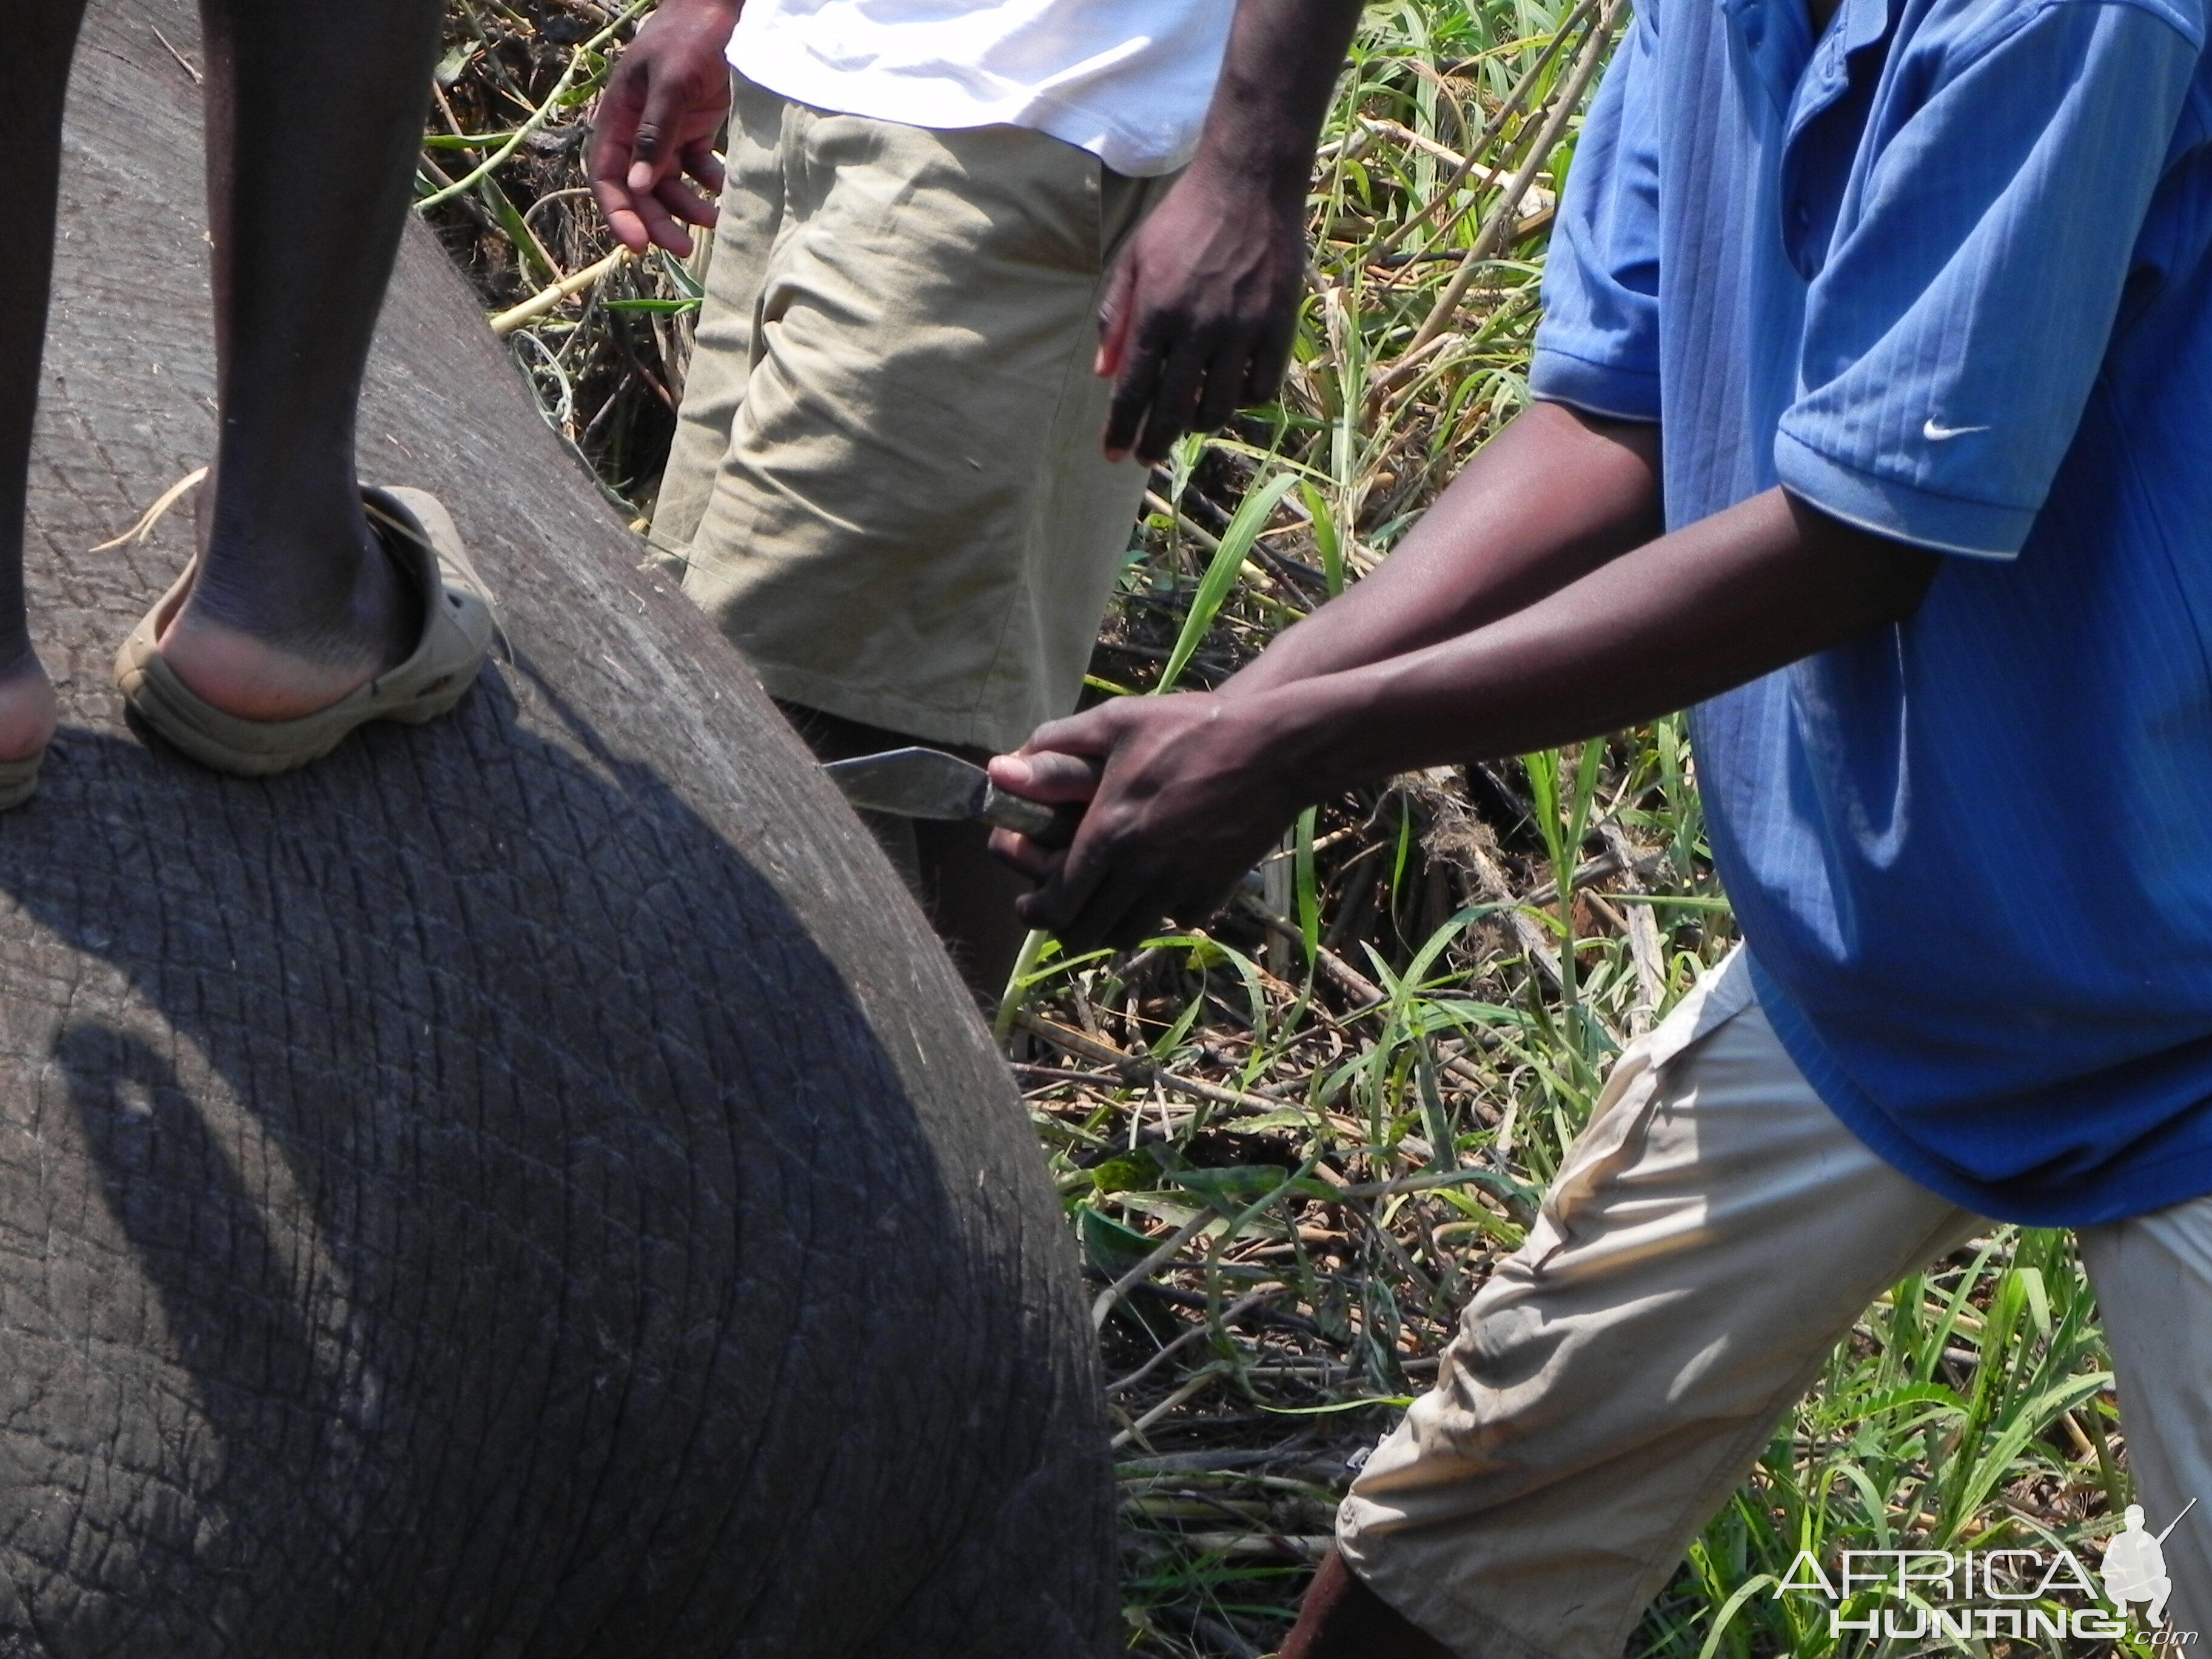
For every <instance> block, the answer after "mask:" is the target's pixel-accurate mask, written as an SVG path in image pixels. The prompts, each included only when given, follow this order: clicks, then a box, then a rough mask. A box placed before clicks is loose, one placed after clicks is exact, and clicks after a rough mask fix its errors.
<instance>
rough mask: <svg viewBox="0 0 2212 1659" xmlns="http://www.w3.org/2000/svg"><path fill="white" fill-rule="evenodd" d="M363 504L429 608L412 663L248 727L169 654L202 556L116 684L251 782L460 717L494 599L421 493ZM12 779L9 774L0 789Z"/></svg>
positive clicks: (121, 657)
mask: <svg viewBox="0 0 2212 1659" xmlns="http://www.w3.org/2000/svg"><path fill="white" fill-rule="evenodd" d="M361 497H362V505H363V506H365V507H367V508H368V516H369V520H370V523H371V526H372V527H374V529H375V530H376V531H377V532H379V536H380V539H381V540H382V541H383V543H384V545H385V549H386V551H387V552H389V553H390V554H391V555H392V562H393V563H394V564H396V565H398V567H399V568H400V570H401V571H402V572H403V573H404V574H405V576H406V578H407V580H408V582H409V584H410V586H413V588H414V589H415V591H416V592H417V593H418V594H420V595H421V596H422V636H421V638H420V639H419V640H418V641H416V647H415V650H414V652H413V653H412V654H411V655H410V656H409V657H408V659H406V660H405V661H404V662H403V663H401V664H400V665H398V667H396V668H392V669H389V670H387V671H385V672H384V673H382V674H380V675H378V676H377V677H376V678H374V679H373V680H371V681H369V682H368V684H366V685H363V686H361V687H359V688H357V689H356V690H353V691H351V692H349V693H348V694H347V695H346V696H343V697H342V698H340V699H339V700H338V701H337V702H335V703H332V704H331V706H330V707H329V708H321V709H318V710H316V711H315V712H314V713H313V714H302V715H301V716H300V717H299V718H298V719H296V720H241V719H240V718H239V717H238V716H237V715H235V714H225V713H223V711H222V710H221V709H220V708H216V707H215V706H214V705H213V704H211V703H209V702H206V701H204V699H202V698H201V697H200V696H198V695H197V694H196V693H195V692H193V691H191V690H190V689H189V688H187V687H186V686H185V683H184V682H183V681H182V680H180V679H179V678H177V676H176V673H175V671H173V670H172V669H171V668H170V666H169V665H168V663H167V661H166V660H165V659H163V657H162V655H161V648H160V641H161V635H163V634H164V633H165V632H167V629H168V626H169V623H170V620H171V619H172V618H173V617H175V615H176V614H177V611H178V608H179V606H180V605H183V604H184V602H185V595H186V594H188V593H190V592H191V588H192V581H193V579H194V578H195V577H196V576H197V574H199V567H200V561H199V556H198V555H197V554H195V555H194V556H193V558H192V562H191V563H190V564H189V565H187V566H185V574H183V575H181V576H179V577H178V578H177V580H176V585H175V586H173V587H171V588H170V589H169V591H168V592H167V593H165V594H163V595H162V596H161V601H160V603H158V604H157V605H155V607H154V608H153V609H152V610H151V611H148V612H147V613H146V616H145V617H144V619H143V621H141V622H140V623H139V624H138V626H137V627H136V628H134V629H131V637H130V638H129V639H127V640H125V641H124V642H123V648H122V650H121V651H119V652H118V653H116V658H115V683H116V684H118V685H119V686H120V687H122V689H123V697H124V701H125V702H127V703H129V704H130V706H131V708H133V709H135V710H136V711H137V714H138V715H139V717H140V718H141V719H142V720H144V721H145V722H146V724H147V725H148V726H151V727H152V728H153V729H154V730H155V732H158V733H160V734H161V737H162V738H164V739H165V740H167V742H168V743H169V744H172V745H173V746H174V747H175V748H177V749H179V750H183V751H184V752H185V754H186V755H188V756H190V757H191V758H192V759H194V760H196V761H197V762H199V763H200V764H201V765H203V766H206V767H211V768H213V769H215V770H216V771H218V772H228V773H230V774H232V775H234V776H238V777H247V778H258V777H268V776H270V775H273V774H275V773H278V772H289V771H290V770H292V769H294V768H295V767H299V766H305V765H306V764H307V763H308V762H310V761H313V760H319V759H320V758H321V757H323V756H325V755H327V754H328V753H330V751H331V750H333V749H335V748H337V746H338V744H340V743H342V742H343V741H344V740H345V738H346V737H347V735H348V734H349V732H352V731H353V729H354V728H355V727H356V726H365V725H367V724H368V722H369V721H371V720H404V721H406V722H408V723H409V724H410V725H420V724H422V722H423V721H425V720H435V719H436V718H437V717H438V716H439V715H441V714H445V713H447V711H448V710H450V709H451V708H453V706H454V705H455V704H456V703H458V702H460V700H461V699H462V698H463V697H465V696H467V695H468V690H469V687H470V686H471V685H472V684H475V683H476V678H477V671H479V670H480V669H482V668H483V663H484V659H485V658H486V657H487V656H489V654H490V653H491V641H492V637H493V635H495V633H497V631H498V623H497V621H496V619H495V617H494V616H493V614H492V608H491V601H490V596H489V594H488V593H486V592H485V591H484V586H483V580H482V579H481V578H480V577H478V576H477V574H476V570H475V568H474V567H473V566H471V564H470V563H469V558H468V554H467V552H466V550H465V549H464V548H463V547H462V545H461V538H460V532H459V531H457V530H456V529H454V527H453V519H452V517H451V516H450V515H448V514H447V512H446V509H445V508H444V507H442V506H441V505H440V503H439V501H438V500H437V498H436V497H435V496H433V495H427V494H425V493H424V492H423V491H422V490H419V489H366V488H364V489H362V492H361ZM33 764H34V763H33ZM5 776H6V774H5V771H4V769H0V788H4V787H5ZM0 799H4V797H0Z"/></svg>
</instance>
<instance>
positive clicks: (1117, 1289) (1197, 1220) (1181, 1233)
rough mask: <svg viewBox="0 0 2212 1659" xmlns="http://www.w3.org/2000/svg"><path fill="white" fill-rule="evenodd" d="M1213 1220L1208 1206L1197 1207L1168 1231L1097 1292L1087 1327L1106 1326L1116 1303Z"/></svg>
mask: <svg viewBox="0 0 2212 1659" xmlns="http://www.w3.org/2000/svg"><path fill="white" fill-rule="evenodd" d="M1216 1219H1218V1218H1217V1217H1216V1216H1215V1215H1214V1212H1212V1209H1210V1208H1209V1209H1203V1210H1200V1212H1198V1213H1197V1214H1196V1215H1194V1216H1193V1217H1191V1218H1190V1219H1189V1220H1188V1221H1186V1222H1184V1223H1183V1224H1182V1226H1180V1227H1178V1228H1176V1230H1175V1231H1173V1232H1172V1233H1170V1234H1169V1235H1168V1237H1167V1239H1166V1242H1165V1243H1163V1244H1161V1246H1160V1247H1159V1249H1157V1250H1154V1251H1153V1252H1152V1254H1151V1255H1148V1256H1146V1258H1145V1259H1144V1260H1143V1261H1139V1263H1138V1264H1137V1265H1136V1266H1135V1267H1132V1268H1130V1269H1129V1271H1128V1272H1127V1273H1123V1274H1122V1275H1121V1277H1120V1278H1119V1279H1115V1281H1114V1282H1113V1283H1112V1284H1111V1285H1108V1286H1107V1287H1106V1288H1105V1289H1104V1290H1103V1291H1099V1292H1098V1299H1097V1301H1096V1302H1094V1303H1092V1304H1091V1329H1092V1330H1094V1331H1097V1330H1103V1329H1104V1328H1106V1316H1107V1315H1109V1314H1110V1313H1112V1312H1113V1311H1114V1307H1115V1304H1116V1303H1118V1302H1120V1301H1121V1298H1122V1297H1125V1296H1127V1294H1128V1293H1129V1292H1130V1291H1133V1290H1134V1289H1135V1288H1136V1287H1137V1286H1138V1285H1140V1284H1142V1283H1143V1282H1144V1281H1145V1280H1146V1279H1149V1278H1151V1277H1152V1273H1154V1271H1155V1270H1157V1269H1158V1268H1159V1267H1162V1266H1164V1265H1165V1264H1166V1263H1167V1262H1169V1261H1172V1260H1173V1259H1174V1257H1175V1253H1176V1251H1177V1250H1180V1249H1182V1247H1183V1246H1184V1245H1186V1244H1188V1243H1190V1241H1191V1240H1192V1239H1194V1238H1196V1237H1198V1236H1199V1234H1200V1232H1201V1231H1204V1230H1205V1228H1206V1225H1207V1224H1208V1223H1209V1222H1212V1221H1214V1220H1216Z"/></svg>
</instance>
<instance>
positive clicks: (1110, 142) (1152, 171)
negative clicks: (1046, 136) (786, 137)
mask: <svg viewBox="0 0 2212 1659" xmlns="http://www.w3.org/2000/svg"><path fill="white" fill-rule="evenodd" d="M1235 9H1236V4H1235V0H747V3H746V5H745V8H744V11H743V12H742V13H740V14H739V15H738V30H737V33H736V34H734V35H733V36H732V37H731V40H730V62H731V64H732V66H734V67H735V68H736V69H737V70H738V73H739V74H741V75H743V76H745V77H746V78H747V79H748V80H750V81H753V82H757V84H759V85H761V86H763V87H766V88H768V89H769V91H770V92H774V93H780V94H782V95H783V96H784V97H786V98H789V99H792V100H794V101H796V102H799V103H802V104H811V105H813V106H815V107H816V108H817V109H829V110H836V111H838V112H841V113H843V114H847V115H867V116H873V117H874V118H877V119H878V120H884V121H897V122H901V123H902V124H904V125H908V126H917V127H983V126H996V125H1010V126H1021V127H1033V128H1035V129H1036V130H1037V131H1040V132H1048V133H1050V134H1051V135H1052V136H1053V137H1055V138H1061V139H1065V140H1066V142H1067V143H1071V144H1074V145H1077V146H1079V147H1080V148H1081V149H1087V150H1089V151H1091V154H1093V155H1096V156H1097V157H1098V159H1099V160H1100V161H1103V162H1105V163H1106V165H1107V166H1108V167H1112V168H1113V169H1114V170H1115V172H1117V173H1130V174H1133V175H1135V176H1137V177H1139V178H1148V177H1153V176H1156V175H1158V174H1160V173H1172V172H1174V171H1175V170H1176V168H1177V167H1182V165H1183V164H1184V163H1185V162H1187V161H1189V160H1190V158H1191V156H1192V155H1193V153H1194V152H1195V151H1196V149H1198V135H1199V129H1200V127H1201V126H1203V125H1205V122H1206V105H1207V104H1208V103H1209V102H1210V101H1211V100H1212V97H1213V83H1214V82H1215V81H1216V80H1218V78H1219V77H1220V74H1221V58H1222V53H1223V52H1224V51H1225V49H1226V47H1227V46H1228V43H1229V21H1230V16H1231V13H1232V12H1234V10H1235Z"/></svg>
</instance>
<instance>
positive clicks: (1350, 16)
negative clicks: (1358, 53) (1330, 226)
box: [1190, 0, 1360, 216]
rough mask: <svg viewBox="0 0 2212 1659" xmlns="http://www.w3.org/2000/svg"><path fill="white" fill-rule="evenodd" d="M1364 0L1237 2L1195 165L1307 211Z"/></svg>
mask: <svg viewBox="0 0 2212 1659" xmlns="http://www.w3.org/2000/svg"><path fill="white" fill-rule="evenodd" d="M1359 13H1360V0H1237V12H1236V15H1235V17H1234V19H1233V20H1232V21H1231V24H1230V31H1229V46H1228V50H1227V52H1226V53H1225V56H1224V57H1223V58H1222V64H1221V79H1220V81H1219V82H1218V83H1217V84H1216V86H1215V88H1214V93H1213V101H1212V104H1211V106H1209V107H1208V108H1207V111H1206V127H1205V131H1204V132H1203V134H1202V135H1201V137H1200V139H1199V148H1198V154H1197V155H1196V156H1195V157H1194V159H1193V161H1192V162H1191V168H1190V170H1191V172H1192V173H1193V174H1194V175H1198V176H1200V178H1202V179H1208V180H1211V181H1213V182H1216V183H1220V184H1230V185H1238V186H1241V187H1245V188H1249V189H1252V190H1255V191H1258V192H1260V193H1261V194H1262V195H1263V196H1265V197H1267V198H1268V199H1270V200H1272V201H1273V202H1274V203H1276V204H1279V205H1282V206H1284V207H1285V208H1286V209H1287V210H1291V211H1293V212H1296V213H1297V214H1299V215H1300V216H1303V215H1304V206H1305V197H1306V191H1307V189H1308V187H1309V186H1310V185H1311V183H1312V180H1313V158H1314V149H1315V147H1316V145H1317V144H1318V143H1319V142H1320V137H1321V124H1322V118H1323V117H1324V116H1325V115H1327V113H1328V100H1329V99H1330V97H1331V96H1332V95H1333V94H1334V92H1335V89H1336V77H1337V74H1338V71H1340V70H1341V69H1342V68H1343V67H1344V57H1345V52H1346V49H1347V48H1348V47H1349V46H1351V44H1352V30H1353V28H1354V27H1357V26H1358V21H1359Z"/></svg>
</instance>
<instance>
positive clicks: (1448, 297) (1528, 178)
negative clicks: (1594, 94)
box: [1382, 0, 1625, 380]
mask: <svg viewBox="0 0 2212 1659" xmlns="http://www.w3.org/2000/svg"><path fill="white" fill-rule="evenodd" d="M1624 3H1625V0H1607V5H1606V8H1605V10H1604V11H1603V13H1601V15H1600V16H1599V18H1598V20H1597V23H1596V25H1595V27H1593V28H1592V29H1591V30H1590V32H1589V38H1588V39H1587V40H1584V41H1583V46H1582V51H1581V52H1580V53H1579V54H1578V55H1577V57H1576V58H1575V64H1574V67H1573V68H1572V69H1571V70H1569V71H1568V74H1567V84H1566V86H1565V88H1563V89H1562V90H1561V91H1560V92H1559V94H1557V96H1555V97H1554V98H1553V101H1552V109H1551V113H1550V114H1548V115H1547V116H1546V117H1545V118H1544V126H1543V130H1542V131H1541V133H1539V134H1538V136H1537V138H1536V142H1535V143H1534V144H1532V145H1530V146H1529V149H1528V156H1527V158H1526V159H1525V160H1523V161H1522V163H1521V166H1520V167H1519V168H1518V170H1516V172H1515V173H1514V175H1513V177H1512V178H1511V179H1510V180H1508V181H1507V183H1506V185H1505V187H1504V190H1503V191H1500V192H1499V194H1498V203H1497V205H1496V206H1494V207H1493V208H1492V209H1491V211H1490V217H1489V218H1488V220H1486V222H1484V224H1483V227H1482V229H1481V232H1480V234H1478V235H1477V236H1476V237H1475V239H1474V246H1473V247H1470V248H1469V249H1468V251H1467V252H1466V253H1465V254H1464V255H1463V256H1462V258H1461V259H1460V264H1459V270H1457V271H1455V273H1454V274H1453V276H1452V279H1451V281H1450V283H1448V284H1447V285H1446V286H1445V289H1444V291H1443V293H1442V294H1441V295H1437V302H1436V304H1435V305H1434V306H1433V307H1431V308H1430V311H1429V314H1428V316H1427V317H1426V318H1425V319H1423V321H1422V323H1421V325H1420V327H1419V329H1417V330H1415V331H1414V333H1413V338H1412V340H1410V341H1408V342H1407V346H1406V350H1407V352H1409V353H1410V352H1414V351H1418V350H1419V349H1421V348H1422V347H1423V346H1425V345H1426V344H1428V343H1429V342H1430V341H1431V340H1433V339H1434V338H1436V337H1437V335H1439V334H1441V333H1442V332H1443V331H1444V328H1445V326H1446V325H1448V324H1449V323H1450V321H1451V319H1452V316H1453V313H1455V312H1457V311H1458V309H1459V302H1460V301H1462V300H1463V299H1465V298H1466V297H1467V291H1468V289H1469V288H1471V287H1473V286H1474V279H1475V276H1477V274H1478V273H1480V270H1482V267H1483V266H1484V265H1485V264H1488V263H1489V261H1490V260H1491V258H1492V257H1493V256H1495V255H1496V253H1497V252H1498V244H1499V243H1500V242H1501V241H1503V240H1504V236H1505V233H1506V231H1507V230H1508V229H1510V228H1511V227H1512V226H1513V224H1514V223H1515V222H1516V216H1517V215H1518V213H1519V211H1520V207H1521V198H1522V197H1523V196H1526V195H1527V194H1528V186H1529V185H1532V184H1534V182H1535V180H1536V175H1537V173H1540V172H1541V171H1542V170H1543V168H1544V167H1545V166H1546V165H1547V163H1548V162H1549V161H1550V159H1551V155H1552V152H1553V149H1557V148H1558V146H1559V138H1560V136H1561V135H1562V134H1563V133H1565V131H1566V130H1567V123H1568V122H1569V121H1571V120H1572V119H1573V118H1574V115H1575V112H1576V111H1577V110H1578V109H1579V108H1581V107H1582V101H1583V93H1585V92H1587V91H1588V90H1589V83H1590V82H1592V81H1593V80H1595V78H1596V76H1597V72H1598V70H1599V68H1600V67H1601V65H1602V64H1604V62H1605V58H1606V52H1607V49H1608V48H1609V47H1610V46H1612V44H1613V26H1614V25H1615V24H1616V23H1618V22H1619V21H1620V9H1621V7H1622V5H1623V4H1624ZM1382 378H1383V379H1384V380H1388V379H1389V376H1388V375H1384V376H1383V377H1382Z"/></svg>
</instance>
